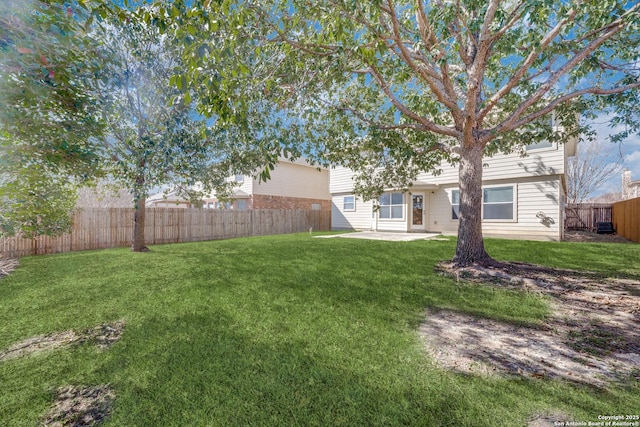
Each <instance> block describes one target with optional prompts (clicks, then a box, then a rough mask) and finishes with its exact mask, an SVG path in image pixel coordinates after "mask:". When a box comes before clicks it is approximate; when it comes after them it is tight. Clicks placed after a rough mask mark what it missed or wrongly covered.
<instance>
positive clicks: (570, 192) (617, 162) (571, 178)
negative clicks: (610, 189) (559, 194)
mask: <svg viewBox="0 0 640 427" xmlns="http://www.w3.org/2000/svg"><path fill="white" fill-rule="evenodd" d="M615 148H618V147H615V146H613V144H612V143H611V142H609V143H607V142H604V141H602V140H593V141H583V142H581V143H580V144H578V151H577V153H576V155H575V156H574V157H571V158H569V161H568V169H567V175H566V176H567V201H568V202H569V203H582V202H584V201H585V200H586V199H587V198H588V197H589V196H591V195H592V194H593V193H594V192H596V191H598V190H600V189H602V186H603V185H604V184H605V183H606V182H607V181H608V180H609V179H610V178H612V177H614V176H616V175H620V172H622V169H623V167H624V165H623V161H624V157H623V156H622V154H621V153H620V152H618V153H616V152H615V151H614V150H613V149H615Z"/></svg>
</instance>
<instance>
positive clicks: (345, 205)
mask: <svg viewBox="0 0 640 427" xmlns="http://www.w3.org/2000/svg"><path fill="white" fill-rule="evenodd" d="M342 210H343V211H355V210H356V196H344V198H343V199H342Z"/></svg>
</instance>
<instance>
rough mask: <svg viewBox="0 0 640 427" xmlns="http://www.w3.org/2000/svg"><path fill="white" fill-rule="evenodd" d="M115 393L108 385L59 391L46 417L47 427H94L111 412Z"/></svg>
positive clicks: (44, 423)
mask: <svg viewBox="0 0 640 427" xmlns="http://www.w3.org/2000/svg"><path fill="white" fill-rule="evenodd" d="M114 399H115V393H114V392H113V390H111V389H110V388H109V386H107V385H99V386H94V387H81V386H67V387H61V388H60V389H58V392H57V396H56V401H55V403H54V405H53V407H52V408H51V409H50V410H49V412H48V413H47V414H46V415H45V417H44V420H43V425H44V426H46V427H62V426H65V427H69V426H73V427H75V426H78V427H79V426H94V425H97V424H99V423H101V422H102V421H103V420H104V419H105V418H106V417H107V416H109V414H110V412H111V407H112V405H113V400H114Z"/></svg>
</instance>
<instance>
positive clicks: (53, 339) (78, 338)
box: [0, 320, 124, 361]
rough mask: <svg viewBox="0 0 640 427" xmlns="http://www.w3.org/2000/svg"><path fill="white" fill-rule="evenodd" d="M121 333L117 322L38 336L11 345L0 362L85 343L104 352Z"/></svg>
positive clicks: (122, 325) (122, 322) (121, 323)
mask: <svg viewBox="0 0 640 427" xmlns="http://www.w3.org/2000/svg"><path fill="white" fill-rule="evenodd" d="M123 331H124V321H123V320H118V321H115V322H109V323H104V324H101V325H98V326H94V327H92V328H89V329H85V330H83V331H80V332H76V331H73V330H69V331H64V332H58V333H54V334H49V335H39V336H36V337H31V338H27V339H26V340H23V341H20V342H18V343H15V344H13V345H12V346H11V347H9V348H8V349H6V350H4V351H0V361H2V360H9V359H15V358H16V357H24V356H29V355H32V354H36V353H42V352H45V351H50V350H54V349H56V348H60V347H68V346H70V345H73V344H81V343H85V342H89V343H93V344H95V345H96V346H97V347H98V348H99V349H101V350H104V349H106V348H109V347H110V346H111V345H113V343H115V342H116V341H117V340H118V339H120V337H121V335H122V332H123Z"/></svg>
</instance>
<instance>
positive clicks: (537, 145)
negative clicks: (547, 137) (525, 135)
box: [525, 141, 553, 151]
mask: <svg viewBox="0 0 640 427" xmlns="http://www.w3.org/2000/svg"><path fill="white" fill-rule="evenodd" d="M551 146H553V144H552V143H551V142H550V141H538V142H534V143H532V144H527V145H526V146H525V148H526V149H527V151H531V150H538V149H540V148H549V147H551Z"/></svg>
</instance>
